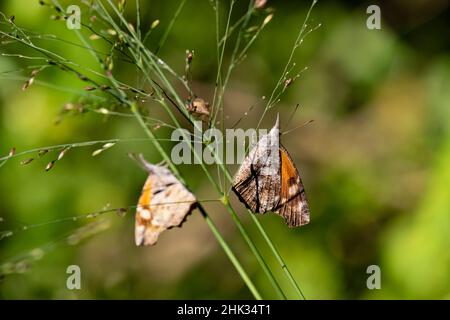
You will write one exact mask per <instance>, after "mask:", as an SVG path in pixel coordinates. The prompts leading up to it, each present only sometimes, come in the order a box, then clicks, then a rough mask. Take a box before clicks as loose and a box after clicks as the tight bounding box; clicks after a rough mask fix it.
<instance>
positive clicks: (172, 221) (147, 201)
mask: <svg viewBox="0 0 450 320" xmlns="http://www.w3.org/2000/svg"><path fill="white" fill-rule="evenodd" d="M138 160H139V162H140V163H141V164H142V166H143V167H144V169H146V170H147V172H148V174H149V175H148V178H147V181H145V184H144V187H143V189H142V194H141V196H140V198H139V201H138V205H137V209H136V227H135V240H136V245H137V246H141V245H153V244H155V243H156V241H157V240H158V237H159V235H160V234H161V233H162V232H163V231H164V230H166V229H170V228H172V227H176V226H180V225H181V224H182V223H183V222H184V220H185V219H186V216H187V215H188V214H190V213H191V211H192V210H193V208H194V207H195V205H196V203H197V200H196V198H195V196H194V195H193V194H192V193H191V192H190V191H189V190H188V189H186V187H185V186H184V185H183V184H182V183H181V182H180V181H178V179H177V178H176V177H175V176H174V175H173V174H172V173H171V172H170V170H169V169H167V168H166V167H164V166H159V165H153V164H150V163H148V162H147V161H146V160H145V159H144V158H143V156H142V155H139V159H138Z"/></svg>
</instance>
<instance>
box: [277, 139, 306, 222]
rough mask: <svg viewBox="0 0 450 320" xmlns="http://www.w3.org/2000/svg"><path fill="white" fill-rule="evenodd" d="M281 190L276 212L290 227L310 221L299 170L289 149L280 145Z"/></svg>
mask: <svg viewBox="0 0 450 320" xmlns="http://www.w3.org/2000/svg"><path fill="white" fill-rule="evenodd" d="M280 159H281V171H280V172H281V192H280V202H279V204H278V205H277V207H276V208H275V210H274V212H275V213H278V214H279V215H281V216H282V217H283V218H284V219H285V220H286V223H287V224H288V226H289V227H298V226H302V225H304V224H307V223H309V206H308V201H307V200H306V193H305V188H304V187H303V183H302V180H301V179H300V175H299V174H298V170H297V168H296V167H295V165H294V162H293V161H292V158H291V156H290V155H289V153H288V152H287V150H286V149H285V148H284V147H283V146H281V145H280Z"/></svg>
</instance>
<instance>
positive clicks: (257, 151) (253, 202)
mask: <svg viewBox="0 0 450 320" xmlns="http://www.w3.org/2000/svg"><path fill="white" fill-rule="evenodd" d="M279 141H280V132H279V120H278V117H277V121H276V123H275V126H274V127H273V128H272V129H271V130H270V132H269V133H268V134H266V135H264V136H262V137H261V139H260V140H259V141H258V143H257V144H256V145H255V146H254V147H253V149H252V150H251V151H250V152H249V154H248V156H247V157H246V158H245V159H244V162H243V163H242V165H241V167H240V168H239V170H238V172H237V174H236V175H235V177H234V182H233V191H234V192H235V193H236V194H237V196H238V197H239V199H240V200H241V201H242V202H243V203H244V204H245V206H246V207H247V208H249V209H250V210H251V211H252V212H253V213H265V212H268V211H272V212H275V213H277V214H279V215H281V216H282V217H283V218H284V219H285V220H286V223H287V225H288V226H289V227H298V226H302V225H304V224H307V223H309V206H308V201H307V200H306V194H305V189H304V187H303V183H302V180H301V179H300V176H299V174H298V170H297V168H296V167H295V165H294V162H293V161H292V158H291V156H290V155H289V153H288V151H287V150H286V149H285V148H284V147H283V146H282V145H281V144H280V143H279Z"/></svg>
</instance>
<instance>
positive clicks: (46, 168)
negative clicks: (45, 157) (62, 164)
mask: <svg viewBox="0 0 450 320" xmlns="http://www.w3.org/2000/svg"><path fill="white" fill-rule="evenodd" d="M55 162H56V160H53V161H50V162H49V163H48V164H47V166H46V167H45V171H49V170H50V169H51V168H53V166H54V165H55Z"/></svg>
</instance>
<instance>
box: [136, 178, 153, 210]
mask: <svg viewBox="0 0 450 320" xmlns="http://www.w3.org/2000/svg"><path fill="white" fill-rule="evenodd" d="M150 184H151V183H150V178H148V179H147V181H146V182H145V184H144V188H143V189H142V194H141V196H140V197H139V201H138V206H139V207H140V208H142V209H147V210H149V209H150V198H151V195H152V194H151V190H150Z"/></svg>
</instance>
